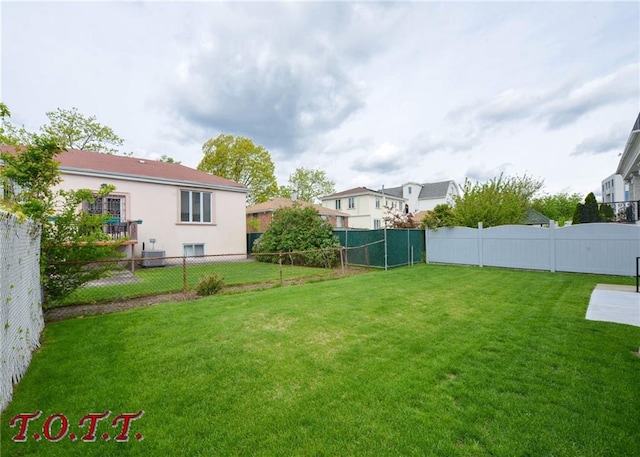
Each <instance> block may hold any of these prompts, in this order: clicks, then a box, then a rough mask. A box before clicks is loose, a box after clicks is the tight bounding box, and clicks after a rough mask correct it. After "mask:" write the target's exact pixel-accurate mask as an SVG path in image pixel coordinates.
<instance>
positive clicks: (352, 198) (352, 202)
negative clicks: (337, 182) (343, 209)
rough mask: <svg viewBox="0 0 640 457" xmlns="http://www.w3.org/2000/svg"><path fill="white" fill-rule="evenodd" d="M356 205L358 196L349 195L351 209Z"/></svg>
mask: <svg viewBox="0 0 640 457" xmlns="http://www.w3.org/2000/svg"><path fill="white" fill-rule="evenodd" d="M355 207H356V198H355V197H349V209H353V208H355Z"/></svg>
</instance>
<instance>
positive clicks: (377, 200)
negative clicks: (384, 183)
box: [376, 197, 380, 208]
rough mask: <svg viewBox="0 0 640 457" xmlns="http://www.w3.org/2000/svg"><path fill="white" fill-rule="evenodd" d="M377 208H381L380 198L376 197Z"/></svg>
mask: <svg viewBox="0 0 640 457" xmlns="http://www.w3.org/2000/svg"><path fill="white" fill-rule="evenodd" d="M376 208H380V197H376Z"/></svg>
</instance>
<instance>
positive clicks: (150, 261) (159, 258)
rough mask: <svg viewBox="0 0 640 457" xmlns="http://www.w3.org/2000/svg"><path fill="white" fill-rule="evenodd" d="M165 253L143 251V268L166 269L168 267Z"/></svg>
mask: <svg viewBox="0 0 640 457" xmlns="http://www.w3.org/2000/svg"><path fill="white" fill-rule="evenodd" d="M164 257H166V252H165V251H142V266H143V267H145V268H148V267H164V266H165V265H166V262H165V259H164Z"/></svg>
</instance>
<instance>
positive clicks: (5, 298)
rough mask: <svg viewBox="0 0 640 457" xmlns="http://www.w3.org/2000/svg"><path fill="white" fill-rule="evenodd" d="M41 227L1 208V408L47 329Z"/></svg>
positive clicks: (9, 397)
mask: <svg viewBox="0 0 640 457" xmlns="http://www.w3.org/2000/svg"><path fill="white" fill-rule="evenodd" d="M41 298H42V294H41V290H40V230H39V228H38V227H37V226H36V225H35V224H34V223H33V222H30V221H21V220H20V218H18V217H17V216H16V215H14V214H10V213H7V212H4V211H0V409H4V407H5V406H6V405H7V404H8V403H9V401H10V400H11V397H12V394H13V383H16V382H18V381H19V380H20V378H21V377H22V375H23V374H24V373H25V371H26V370H27V367H28V366H29V362H30V361H31V354H32V352H33V351H34V350H35V349H36V348H37V347H38V346H39V339H40V333H41V332H42V329H43V328H44V319H43V316H42V308H41V306H40V305H41Z"/></svg>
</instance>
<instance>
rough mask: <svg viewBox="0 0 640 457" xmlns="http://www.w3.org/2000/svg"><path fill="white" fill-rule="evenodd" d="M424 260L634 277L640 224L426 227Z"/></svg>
mask: <svg viewBox="0 0 640 457" xmlns="http://www.w3.org/2000/svg"><path fill="white" fill-rule="evenodd" d="M425 237H426V248H427V262H428V263H430V262H433V263H452V264H466V265H478V266H494V267H505V268H522V269H529V270H546V271H568V272H576V273H596V274H607V275H618V276H635V274H636V257H638V256H640V225H630V224H614V223H602V224H599V223H596V224H579V225H571V226H568V227H560V228H558V227H557V226H556V225H555V224H552V225H551V227H549V228H544V227H534V226H526V225H502V226H499V227H491V228H486V229H485V228H483V227H482V224H481V223H480V224H478V228H477V229H473V228H467V227H446V228H439V229H437V230H426V231H425Z"/></svg>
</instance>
